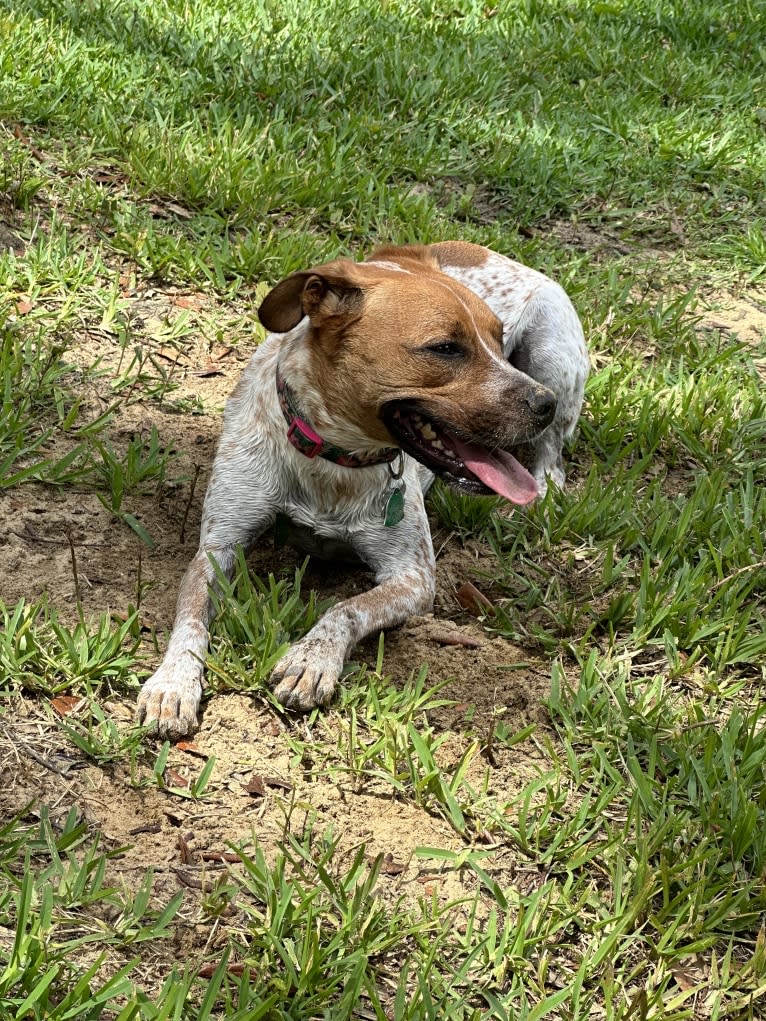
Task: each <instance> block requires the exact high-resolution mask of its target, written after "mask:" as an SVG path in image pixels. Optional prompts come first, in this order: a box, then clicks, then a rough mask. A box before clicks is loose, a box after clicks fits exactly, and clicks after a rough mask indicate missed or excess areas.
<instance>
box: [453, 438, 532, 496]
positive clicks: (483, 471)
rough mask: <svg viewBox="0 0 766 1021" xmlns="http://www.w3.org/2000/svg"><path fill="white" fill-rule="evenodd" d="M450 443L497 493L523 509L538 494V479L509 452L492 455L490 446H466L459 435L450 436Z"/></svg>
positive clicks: (471, 444)
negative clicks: (487, 447) (488, 447)
mask: <svg viewBox="0 0 766 1021" xmlns="http://www.w3.org/2000/svg"><path fill="white" fill-rule="evenodd" d="M450 442H451V444H452V446H453V447H454V448H455V451H456V452H457V454H458V456H459V457H460V460H461V461H462V462H463V464H464V465H465V466H466V468H468V470H469V471H472V472H473V474H474V475H475V476H476V478H477V479H481V481H482V482H483V483H484V485H485V486H486V487H487V488H488V489H491V490H492V491H493V492H494V493H497V494H498V495H499V496H504V497H505V498H506V500H510V501H511V503H517V504H520V505H521V506H523V505H524V504H527V503H531V502H532V500H534V498H535V497H536V496H537V495H538V493H537V483H536V482H535V480H534V479H533V478H532V476H531V475H530V474H529V472H528V471H527V469H526V468H525V467H524V466H523V465H522V464H519V462H518V461H517V460H516V458H515V457H514V456H513V455H512V454H509V453H508V451H507V450H497V451H495V452H494V453H490V452H489V450H487V449H486V447H480V446H479V445H478V444H477V443H465V442H463V440H459V439H458V438H457V437H456V436H450Z"/></svg>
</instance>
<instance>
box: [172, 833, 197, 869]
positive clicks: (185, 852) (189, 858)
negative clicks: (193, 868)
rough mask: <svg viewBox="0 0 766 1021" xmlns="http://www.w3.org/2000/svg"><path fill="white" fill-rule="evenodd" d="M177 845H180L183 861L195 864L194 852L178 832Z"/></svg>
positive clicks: (186, 863)
mask: <svg viewBox="0 0 766 1021" xmlns="http://www.w3.org/2000/svg"><path fill="white" fill-rule="evenodd" d="M176 846H177V847H178V850H179V851H180V852H181V861H182V862H183V864H184V865H193V864H194V853H193V851H192V849H191V848H190V847H189V845H188V844H187V842H186V840H185V839H184V838H183V837H182V836H181V834H180V833H179V834H178V837H177V839H176Z"/></svg>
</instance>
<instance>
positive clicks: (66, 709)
mask: <svg viewBox="0 0 766 1021" xmlns="http://www.w3.org/2000/svg"><path fill="white" fill-rule="evenodd" d="M81 703H82V699H81V698H77V696H76V695H57V696H56V697H55V698H52V699H51V705H52V706H53V708H54V709H55V710H56V712H57V713H58V714H59V716H68V715H69V714H70V713H73V712H74V711H75V709H77V707H78V706H79V705H80V704H81Z"/></svg>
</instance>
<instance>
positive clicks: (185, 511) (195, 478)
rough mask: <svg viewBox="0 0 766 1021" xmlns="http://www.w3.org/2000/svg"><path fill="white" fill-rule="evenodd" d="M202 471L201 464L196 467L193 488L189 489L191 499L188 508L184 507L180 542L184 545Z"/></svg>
mask: <svg viewBox="0 0 766 1021" xmlns="http://www.w3.org/2000/svg"><path fill="white" fill-rule="evenodd" d="M201 470H202V466H201V465H199V464H195V465H194V476H193V477H192V480H191V486H190V487H189V499H188V500H187V501H186V506H185V507H184V516H183V518H182V520H181V534H180V535H179V540H180V541H181V544H182V545H183V542H184V539H185V537H186V519H187V518H188V517H189V511H190V510H191V505H192V500H193V499H194V490H195V489H196V488H197V479H198V478H199V473H200V471H201Z"/></svg>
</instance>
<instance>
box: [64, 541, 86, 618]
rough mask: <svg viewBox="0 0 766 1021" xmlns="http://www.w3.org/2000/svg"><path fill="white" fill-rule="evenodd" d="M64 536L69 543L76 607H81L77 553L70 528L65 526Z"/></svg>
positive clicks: (79, 608)
mask: <svg viewBox="0 0 766 1021" xmlns="http://www.w3.org/2000/svg"><path fill="white" fill-rule="evenodd" d="M66 538H67V542H68V543H69V556H70V558H71V560H72V575H73V576H74V595H75V599H76V600H77V609H78V610H81V609H82V596H81V595H80V579H79V577H78V575H77V554H76V553H75V551H74V542H73V540H72V530H71V528H67V530H66Z"/></svg>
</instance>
